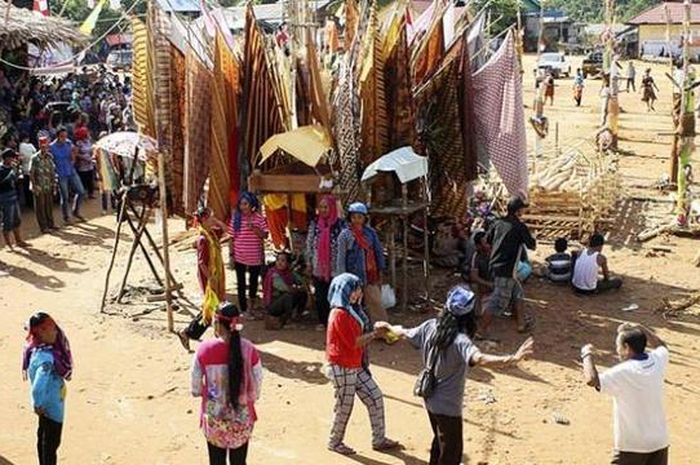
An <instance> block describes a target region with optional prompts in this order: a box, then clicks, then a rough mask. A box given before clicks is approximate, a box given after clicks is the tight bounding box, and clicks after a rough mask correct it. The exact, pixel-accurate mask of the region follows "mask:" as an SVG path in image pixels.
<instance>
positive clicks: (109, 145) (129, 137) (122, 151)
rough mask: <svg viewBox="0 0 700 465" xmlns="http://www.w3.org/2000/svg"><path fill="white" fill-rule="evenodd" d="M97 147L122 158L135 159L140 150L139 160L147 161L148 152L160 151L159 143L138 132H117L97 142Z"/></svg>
mask: <svg viewBox="0 0 700 465" xmlns="http://www.w3.org/2000/svg"><path fill="white" fill-rule="evenodd" d="M95 147H97V148H100V149H102V150H104V151H105V152H109V153H113V154H115V155H118V156H120V157H126V158H134V156H135V154H136V151H137V149H138V152H139V158H140V159H145V158H146V153H147V152H155V151H157V150H158V142H156V141H155V139H153V138H152V137H149V136H146V135H143V134H139V133H137V132H129V131H124V132H115V133H112V134H110V135H108V136H105V137H103V138H102V139H100V140H98V141H97V142H95Z"/></svg>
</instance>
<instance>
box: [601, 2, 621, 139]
mask: <svg viewBox="0 0 700 465" xmlns="http://www.w3.org/2000/svg"><path fill="white" fill-rule="evenodd" d="M614 15H615V0H605V53H604V55H603V72H604V73H605V72H606V71H607V73H608V76H609V79H608V95H609V97H608V118H607V120H606V123H607V129H608V131H610V134H611V136H612V143H611V144H610V148H612V149H613V150H617V139H618V135H617V133H618V122H619V117H620V106H619V102H618V87H619V82H618V77H619V72H618V69H617V67H616V65H615V59H614V53H615V50H614V39H615V37H614V34H613V25H614V22H615V16H614Z"/></svg>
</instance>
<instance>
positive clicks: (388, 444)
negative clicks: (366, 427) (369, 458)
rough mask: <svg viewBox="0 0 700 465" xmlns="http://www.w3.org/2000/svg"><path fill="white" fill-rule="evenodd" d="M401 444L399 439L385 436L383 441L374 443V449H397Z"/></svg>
mask: <svg viewBox="0 0 700 465" xmlns="http://www.w3.org/2000/svg"><path fill="white" fill-rule="evenodd" d="M400 445H401V444H399V441H394V440H393V439H389V438H384V439H382V442H380V443H379V444H374V445H372V449H374V450H376V451H384V450H391V449H396V448H397V447H399V446H400Z"/></svg>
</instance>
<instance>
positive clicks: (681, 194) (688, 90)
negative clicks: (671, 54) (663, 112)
mask: <svg viewBox="0 0 700 465" xmlns="http://www.w3.org/2000/svg"><path fill="white" fill-rule="evenodd" d="M683 7H684V10H685V15H684V18H683V43H682V53H683V83H682V92H681V121H680V129H681V131H680V132H681V133H680V138H681V139H680V148H679V156H678V158H679V160H678V168H677V173H678V175H677V176H678V182H677V186H678V193H677V196H676V199H677V200H676V215H677V218H678V222H679V223H681V224H685V223H686V221H687V218H686V213H687V211H688V198H687V192H686V189H687V182H686V178H685V172H684V167H685V166H686V165H687V164H689V163H690V158H691V156H692V155H693V145H694V141H695V113H694V110H695V95H694V91H693V84H694V83H695V73H694V72H691V71H690V1H689V0H685V1H684V2H683Z"/></svg>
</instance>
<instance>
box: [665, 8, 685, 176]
mask: <svg viewBox="0 0 700 465" xmlns="http://www.w3.org/2000/svg"><path fill="white" fill-rule="evenodd" d="M664 13H665V14H666V48H667V49H668V69H669V76H671V78H673V77H674V75H675V73H674V71H675V69H674V68H675V67H674V66H673V53H671V51H672V47H671V10H670V9H669V7H668V3H665V4H664ZM676 85H679V86H681V87H682V86H683V83H682V82H674V83H673V92H672V93H673V95H675V94H676V93H677V89H676V87H675V86H676ZM678 107H679V108H678V110H677V111H676V100H675V99H674V100H673V109H672V110H671V118H672V119H673V143H672V144H671V158H670V161H669V168H670V176H669V179H670V180H671V183H673V184H676V183H677V182H678V149H679V145H680V113H681V109H680V103H679V105H678Z"/></svg>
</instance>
